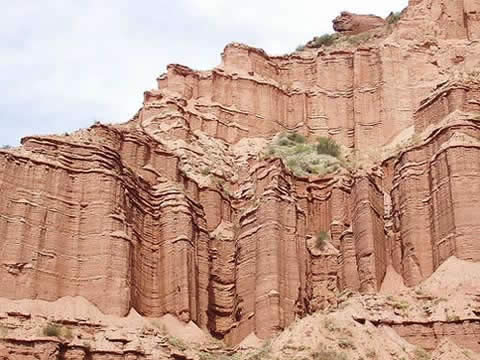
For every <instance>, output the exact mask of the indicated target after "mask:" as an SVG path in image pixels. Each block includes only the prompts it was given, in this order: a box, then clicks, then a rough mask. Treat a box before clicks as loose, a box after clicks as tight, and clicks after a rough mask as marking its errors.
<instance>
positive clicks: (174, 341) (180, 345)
mask: <svg viewBox="0 0 480 360" xmlns="http://www.w3.org/2000/svg"><path fill="white" fill-rule="evenodd" d="M167 341H168V343H169V344H170V345H172V346H173V347H176V348H177V349H179V350H181V351H185V350H187V345H186V344H185V342H184V341H183V340H182V339H179V338H177V337H175V336H169V337H168V339H167Z"/></svg>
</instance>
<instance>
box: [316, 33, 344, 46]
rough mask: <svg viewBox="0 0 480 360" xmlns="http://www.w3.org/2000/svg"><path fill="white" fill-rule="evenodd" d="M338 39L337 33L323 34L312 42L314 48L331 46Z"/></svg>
mask: <svg viewBox="0 0 480 360" xmlns="http://www.w3.org/2000/svg"><path fill="white" fill-rule="evenodd" d="M337 39H338V35H337V34H323V35H322V36H315V37H314V38H313V42H312V44H311V46H312V47H314V48H320V47H322V46H331V45H333V44H334V43H335V40H337Z"/></svg>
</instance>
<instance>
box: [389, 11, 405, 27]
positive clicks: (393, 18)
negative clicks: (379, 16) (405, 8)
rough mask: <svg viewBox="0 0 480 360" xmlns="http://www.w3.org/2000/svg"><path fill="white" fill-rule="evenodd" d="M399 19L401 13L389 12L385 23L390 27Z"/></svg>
mask: <svg viewBox="0 0 480 360" xmlns="http://www.w3.org/2000/svg"><path fill="white" fill-rule="evenodd" d="M401 17H402V13H401V12H391V13H390V15H388V17H387V22H388V23H389V24H390V25H393V24H396V23H397V22H398V21H399V20H400V18H401Z"/></svg>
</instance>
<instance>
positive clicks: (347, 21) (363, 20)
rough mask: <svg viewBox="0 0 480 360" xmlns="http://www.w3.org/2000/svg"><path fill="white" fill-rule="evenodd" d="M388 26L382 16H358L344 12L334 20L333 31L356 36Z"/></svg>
mask: <svg viewBox="0 0 480 360" xmlns="http://www.w3.org/2000/svg"><path fill="white" fill-rule="evenodd" d="M386 24H387V22H386V21H385V20H384V19H382V18H381V17H380V16H375V15H358V14H352V13H350V12H348V11H343V12H342V13H341V14H340V16H338V17H336V18H335V20H333V29H334V30H335V31H336V32H339V33H344V34H349V35H356V34H360V33H362V32H365V31H368V30H373V29H376V28H378V27H382V26H385V25H386Z"/></svg>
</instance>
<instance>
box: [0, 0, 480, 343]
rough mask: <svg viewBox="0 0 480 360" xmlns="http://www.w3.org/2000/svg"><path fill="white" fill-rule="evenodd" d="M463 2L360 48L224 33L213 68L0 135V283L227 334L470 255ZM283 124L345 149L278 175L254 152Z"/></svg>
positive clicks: (469, 31) (417, 15)
mask: <svg viewBox="0 0 480 360" xmlns="http://www.w3.org/2000/svg"><path fill="white" fill-rule="evenodd" d="M479 13H480V3H479V2H478V1H474V0H465V1H463V0H459V1H446V0H444V1H442V0H435V1H434V0H424V1H418V0H417V1H411V2H410V5H409V7H408V8H407V9H406V10H405V11H404V12H403V14H402V18H401V19H400V21H399V22H398V23H397V24H396V25H394V26H393V29H390V28H389V29H388V31H384V30H383V28H382V29H380V30H379V29H378V28H377V26H375V28H374V29H373V30H371V28H370V27H369V28H368V31H373V33H372V36H371V37H370V38H369V39H368V40H367V41H366V42H365V43H363V44H360V45H357V44H353V45H352V44H350V43H349V42H348V41H346V42H340V43H339V44H336V45H334V46H332V47H328V48H327V47H324V48H321V49H309V50H306V51H302V52H296V53H293V54H291V55H289V56H284V57H269V56H268V55H267V54H266V53H265V52H263V51H262V50H259V49H254V48H251V47H248V46H245V45H240V44H230V45H228V46H227V47H226V48H225V51H224V53H223V54H222V63H221V65H220V66H219V67H217V68H215V69H213V70H212V71H209V72H197V71H194V70H191V69H189V68H187V67H185V66H181V65H170V66H169V67H168V72H167V73H166V74H164V75H162V76H160V77H159V78H158V89H156V90H151V91H147V92H145V100H144V105H143V107H142V108H141V109H140V110H139V112H138V113H137V115H136V116H135V117H134V118H133V119H132V120H131V121H129V122H128V123H126V124H123V125H101V124H97V125H94V126H92V127H91V128H89V129H86V130H81V131H78V132H76V133H73V134H70V136H31V137H27V138H24V139H23V141H22V144H23V146H22V147H20V148H18V149H12V150H0V282H1V283H2V286H1V288H0V296H2V297H6V298H10V299H41V300H48V301H54V300H57V299H59V298H61V297H64V296H82V297H84V298H86V299H88V300H89V301H90V302H92V303H93V304H95V305H96V306H97V307H98V308H99V309H100V310H101V311H103V312H104V313H106V314H112V315H118V316H124V315H126V314H127V313H128V312H129V311H130V309H132V308H133V309H135V310H136V311H137V312H138V313H140V314H142V315H145V316H151V317H160V316H163V315H165V314H173V315H175V316H177V317H178V318H180V319H182V320H183V321H185V322H188V321H190V320H192V321H194V322H195V323H196V324H197V325H198V326H199V327H201V328H203V329H208V331H209V332H210V333H211V334H213V335H215V336H216V337H218V338H222V339H225V340H226V341H227V342H228V343H239V342H240V341H242V340H243V339H244V338H245V337H247V335H249V334H251V333H253V332H254V333H255V334H256V335H257V336H258V337H260V338H267V337H269V336H271V335H273V334H276V333H279V332H280V331H282V330H284V329H285V328H286V327H287V326H288V325H289V324H291V323H292V322H293V321H294V320H295V319H298V318H301V317H303V316H305V315H307V314H311V313H313V312H315V311H316V310H319V309H323V308H326V307H328V306H336V303H337V296H336V294H338V293H339V292H341V291H344V290H347V289H349V290H353V291H359V292H361V293H375V292H377V291H378V290H380V288H381V287H382V284H383V283H384V279H385V276H386V273H387V269H390V270H391V271H393V272H394V273H397V274H398V275H399V277H400V279H401V281H402V282H403V283H404V284H405V285H406V286H415V285H417V284H419V283H420V282H421V281H423V280H425V279H426V278H428V277H429V276H430V275H432V274H433V273H434V271H435V270H436V269H437V268H439V266H441V265H442V264H443V263H444V262H445V261H446V260H447V259H448V258H449V257H451V256H456V257H457V258H459V259H462V260H467V261H472V262H477V261H480V242H479V241H478V238H477V234H478V232H479V230H480V221H479V220H478V217H477V216H476V215H477V214H478V213H479V212H480V191H479V189H480V161H479V159H480V131H479V130H480V128H479V126H480V115H479V114H480V101H479V94H480V77H479V73H478V69H479V65H480V64H479V63H480V60H479V57H478V54H480V42H479V38H480V25H479V24H480V22H479V18H478V17H479ZM377 25H378V24H377ZM384 26H387V25H384ZM360 28H361V27H360ZM285 130H292V131H299V132H301V133H303V134H304V135H306V136H307V137H310V138H313V137H316V136H319V135H321V136H329V137H332V138H334V139H335V140H336V141H337V142H338V143H340V144H342V145H344V147H345V152H346V153H347V154H350V155H349V156H350V157H351V158H352V159H357V163H356V165H355V166H353V167H351V168H350V169H349V170H348V171H341V172H337V173H334V174H331V175H327V176H323V177H321V176H312V177H308V178H307V177H305V178H302V177H298V176H295V175H293V174H292V172H291V171H289V170H288V168H286V167H285V165H284V164H283V163H282V161H281V160H280V159H278V158H268V157H267V158H263V157H262V156H261V154H262V151H263V150H265V148H266V144H267V143H268V141H269V140H270V139H271V137H272V136H274V135H275V134H277V133H279V132H282V131H285ZM404 140H407V141H404ZM320 231H329V232H330V234H331V240H330V241H329V243H328V244H327V245H328V246H326V247H325V248H324V250H318V249H316V248H315V246H314V241H313V237H314V236H315V235H316V234H317V233H318V232H320ZM106 294H107V296H106Z"/></svg>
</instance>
